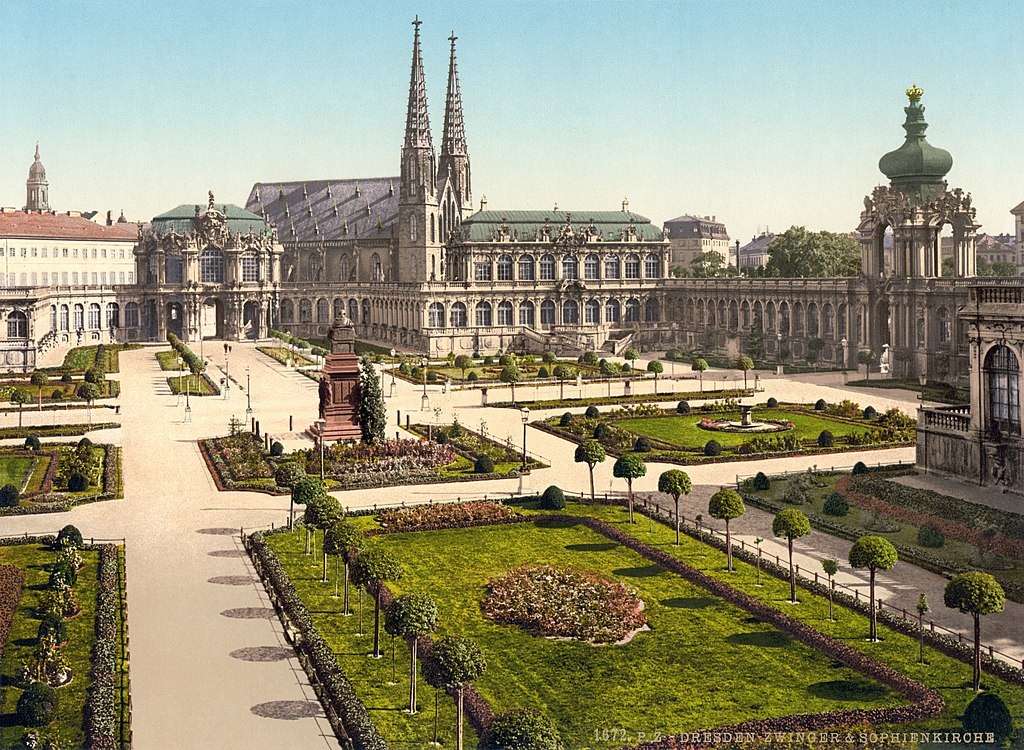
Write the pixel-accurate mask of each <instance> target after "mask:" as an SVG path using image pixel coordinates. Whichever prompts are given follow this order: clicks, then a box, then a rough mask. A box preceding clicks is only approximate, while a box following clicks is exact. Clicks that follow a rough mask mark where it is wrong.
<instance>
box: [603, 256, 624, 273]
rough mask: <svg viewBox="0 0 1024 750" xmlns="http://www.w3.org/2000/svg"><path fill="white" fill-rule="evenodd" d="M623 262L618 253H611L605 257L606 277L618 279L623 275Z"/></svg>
mask: <svg viewBox="0 0 1024 750" xmlns="http://www.w3.org/2000/svg"><path fill="white" fill-rule="evenodd" d="M621 266H622V264H621V263H620V262H619V256H618V255H609V256H608V257H607V258H605V259H604V277H605V278H606V279H618V278H621V277H622V267H621Z"/></svg>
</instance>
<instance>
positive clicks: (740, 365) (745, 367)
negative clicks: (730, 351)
mask: <svg viewBox="0 0 1024 750" xmlns="http://www.w3.org/2000/svg"><path fill="white" fill-rule="evenodd" d="M736 369H737V370H741V371H742V372H743V390H747V373H748V372H750V371H751V370H753V369H754V360H752V359H751V358H750V357H746V356H743V357H740V358H739V359H737V360H736Z"/></svg>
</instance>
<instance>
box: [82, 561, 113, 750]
mask: <svg viewBox="0 0 1024 750" xmlns="http://www.w3.org/2000/svg"><path fill="white" fill-rule="evenodd" d="M97 549H98V550H99V553H100V558H99V569H98V571H97V577H98V579H99V586H98V589H97V594H96V643H95V645H94V646H93V652H92V685H91V686H90V689H89V696H88V698H87V699H86V702H85V726H86V735H87V736H88V738H89V747H90V748H92V750H115V748H117V747H118V738H119V736H120V734H121V732H120V729H121V719H122V716H121V715H120V714H119V708H121V707H120V706H119V705H118V703H119V701H118V678H119V676H120V675H119V670H118V666H117V659H118V650H119V647H120V645H121V633H120V629H119V623H120V622H121V621H122V614H121V613H122V606H121V598H120V597H121V587H120V583H119V581H118V565H119V561H118V551H117V547H115V546H114V545H112V544H102V545H99V546H98V547H97Z"/></svg>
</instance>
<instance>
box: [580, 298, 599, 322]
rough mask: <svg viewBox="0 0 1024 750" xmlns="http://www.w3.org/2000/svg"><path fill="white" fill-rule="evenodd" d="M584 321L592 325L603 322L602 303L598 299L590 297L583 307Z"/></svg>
mask: <svg viewBox="0 0 1024 750" xmlns="http://www.w3.org/2000/svg"><path fill="white" fill-rule="evenodd" d="M583 322H584V323H590V324H591V325H596V324H598V323H600V322H601V303H600V302H598V301H597V300H596V299H588V300H587V304H586V305H585V306H584V307H583Z"/></svg>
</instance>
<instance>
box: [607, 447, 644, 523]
mask: <svg viewBox="0 0 1024 750" xmlns="http://www.w3.org/2000/svg"><path fill="white" fill-rule="evenodd" d="M646 473H647V464H645V463H644V460H643V459H642V458H640V456H638V455H636V454H635V453H626V454H624V455H622V456H619V458H618V460H617V461H616V462H615V465H614V466H613V467H612V475H613V476H614V477H615V478H616V479H625V480H626V486H627V487H628V488H629V493H628V496H629V522H630V523H634V521H633V480H634V479H639V478H640V477H642V476H643V475H644V474H646Z"/></svg>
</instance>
